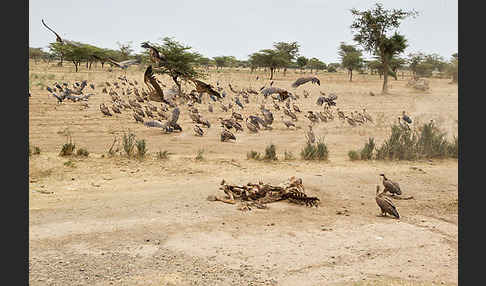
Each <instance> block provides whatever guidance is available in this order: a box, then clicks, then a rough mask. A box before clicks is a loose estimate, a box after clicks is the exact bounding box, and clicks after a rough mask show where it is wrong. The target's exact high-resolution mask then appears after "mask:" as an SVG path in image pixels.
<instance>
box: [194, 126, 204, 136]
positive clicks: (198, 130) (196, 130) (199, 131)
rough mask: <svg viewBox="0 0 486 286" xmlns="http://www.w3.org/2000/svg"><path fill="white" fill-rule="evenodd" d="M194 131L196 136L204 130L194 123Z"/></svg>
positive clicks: (201, 134)
mask: <svg viewBox="0 0 486 286" xmlns="http://www.w3.org/2000/svg"><path fill="white" fill-rule="evenodd" d="M194 133H195V134H196V136H203V135H204V131H203V130H202V129H201V127H199V125H194Z"/></svg>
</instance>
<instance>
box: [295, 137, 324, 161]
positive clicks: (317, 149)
mask: <svg viewBox="0 0 486 286" xmlns="http://www.w3.org/2000/svg"><path fill="white" fill-rule="evenodd" d="M300 156H301V158H302V159H304V160H319V161H325V160H327V158H328V156H329V151H328V149H327V146H326V143H324V140H321V139H318V140H317V142H316V143H314V144H311V143H310V142H307V144H306V146H305V147H304V149H302V151H301V152H300Z"/></svg>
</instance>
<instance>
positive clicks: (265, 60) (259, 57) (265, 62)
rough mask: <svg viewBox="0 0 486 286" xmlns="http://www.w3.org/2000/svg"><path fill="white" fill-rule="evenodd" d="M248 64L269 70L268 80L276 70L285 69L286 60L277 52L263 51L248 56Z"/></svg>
mask: <svg viewBox="0 0 486 286" xmlns="http://www.w3.org/2000/svg"><path fill="white" fill-rule="evenodd" d="M250 64H253V65H256V66H260V67H267V68H269V69H270V80H272V79H273V73H274V71H275V69H276V68H281V67H285V65H286V64H287V58H286V57H285V56H284V55H283V54H282V53H281V52H279V51H277V50H271V49H264V50H260V51H259V52H256V53H253V54H251V55H250Z"/></svg>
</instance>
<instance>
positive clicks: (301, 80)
mask: <svg viewBox="0 0 486 286" xmlns="http://www.w3.org/2000/svg"><path fill="white" fill-rule="evenodd" d="M309 81H310V82H312V83H317V85H321V81H320V80H319V79H318V78H317V77H315V76H308V77H301V78H298V79H297V80H296V81H294V83H293V84H292V87H294V88H297V87H299V86H301V85H303V84H304V83H307V82H309Z"/></svg>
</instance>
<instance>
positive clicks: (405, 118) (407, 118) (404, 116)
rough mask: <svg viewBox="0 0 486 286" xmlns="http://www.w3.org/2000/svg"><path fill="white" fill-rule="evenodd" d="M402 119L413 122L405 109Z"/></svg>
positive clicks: (409, 122)
mask: <svg viewBox="0 0 486 286" xmlns="http://www.w3.org/2000/svg"><path fill="white" fill-rule="evenodd" d="M402 119H403V120H404V121H405V122H407V123H408V124H412V119H411V118H410V117H409V116H408V115H407V114H406V113H405V111H403V112H402Z"/></svg>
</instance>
